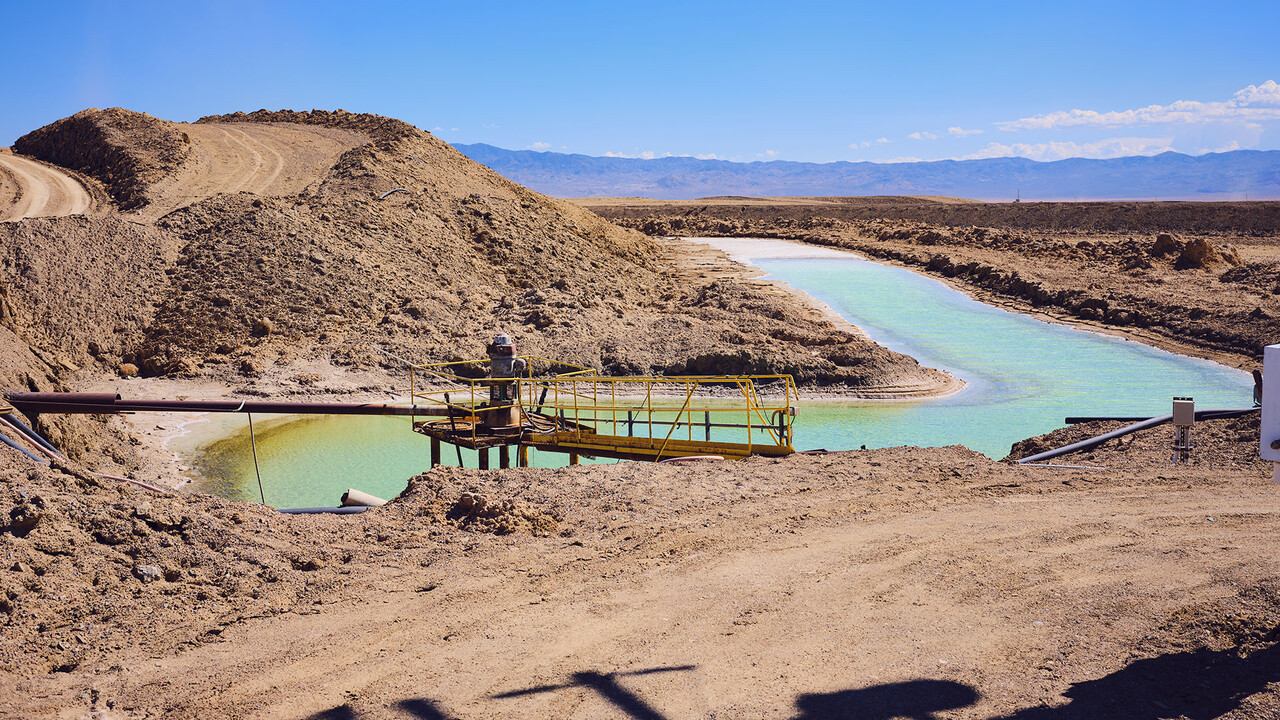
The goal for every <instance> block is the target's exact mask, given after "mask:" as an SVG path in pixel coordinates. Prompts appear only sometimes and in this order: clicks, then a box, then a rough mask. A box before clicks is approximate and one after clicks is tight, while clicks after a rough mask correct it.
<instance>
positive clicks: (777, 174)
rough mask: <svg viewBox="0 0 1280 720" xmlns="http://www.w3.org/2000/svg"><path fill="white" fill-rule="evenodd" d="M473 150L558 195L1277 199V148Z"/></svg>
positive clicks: (470, 153) (469, 150) (468, 150)
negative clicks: (798, 155) (716, 154)
mask: <svg viewBox="0 0 1280 720" xmlns="http://www.w3.org/2000/svg"><path fill="white" fill-rule="evenodd" d="M454 147H456V148H457V149H458V150H459V151H461V152H462V153H463V154H464V155H466V156H467V157H470V158H471V159H472V160H475V161H476V162H479V163H481V164H484V165H488V166H489V167H491V168H493V169H494V170H496V171H497V172H498V173H500V174H502V175H504V176H506V177H507V178H510V179H511V180H514V181H516V182H518V183H520V184H522V185H526V186H528V187H530V188H533V189H534V190H537V191H539V192H542V193H545V194H547V195H552V196H555V197H630V196H638V197H648V198H655V199H660V200H681V199H692V198H700V197H711V196H716V195H746V196H754V197H786V196H849V195H948V196H954V197H965V198H972V199H976V200H1012V199H1014V197H1016V196H1017V195H1018V193H1019V192H1020V193H1021V195H1022V198H1023V199H1024V200H1073V199H1080V200H1150V199H1152V198H1158V199H1161V200H1244V199H1250V200H1254V199H1258V200H1262V199H1278V198H1280V150H1266V151H1257V150H1235V151H1232V152H1224V153H1209V154H1206V155H1182V154H1180V153H1175V152H1166V153H1162V154H1160V155H1154V156H1139V157H1123V158H1115V159H1111V160H1086V159H1082V158H1074V159H1070V160H1057V161H1054V162H1037V161H1034V160H1027V159H1026V158H993V159H988V160H937V161H931V162H911V163H873V162H832V163H805V162H788V161H785V160H772V161H768V162H749V163H742V162H730V161H727V160H699V159H697V158H690V157H665V158H655V159H653V160H642V159H638V158H619V157H593V156H590V155H570V154H566V153H555V152H535V151H532V150H504V149H502V148H498V147H494V146H492V145H485V144H483V143H477V144H474V145H454Z"/></svg>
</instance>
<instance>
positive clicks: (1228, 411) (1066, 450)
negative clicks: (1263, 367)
mask: <svg viewBox="0 0 1280 720" xmlns="http://www.w3.org/2000/svg"><path fill="white" fill-rule="evenodd" d="M1258 410H1259V408H1219V409H1215V410H1197V411H1196V419H1197V420H1215V419H1219V418H1232V417H1240V416H1242V415H1248V414H1250V413H1256V412H1258ZM1171 420H1173V414H1172V413H1169V414H1168V415H1159V416H1157V417H1153V418H1147V419H1145V420H1142V421H1141V422H1136V423H1134V424H1132V425H1125V426H1124V427H1122V428H1117V429H1115V430H1112V431H1111V432H1108V433H1103V434H1101V435H1098V436H1096V437H1091V438H1089V439H1087V440H1081V441H1080V442H1075V443H1071V444H1070V445H1064V446H1063V447H1060V448H1058V449H1056V450H1046V451H1044V452H1042V453H1037V454H1035V455H1031V456H1029V457H1024V458H1022V459H1021V460H1019V461H1018V464H1019V465H1025V464H1027V463H1034V462H1039V461H1041V460H1052V459H1053V458H1056V457H1058V456H1060V455H1068V454H1070V453H1073V452H1080V451H1082V450H1088V449H1090V448H1094V447H1097V446H1098V445H1101V444H1102V443H1104V442H1106V441H1108V440H1111V439H1113V438H1118V437H1121V436H1124V435H1128V434H1129V433H1135V432H1138V431H1139V430H1146V429H1147V428H1153V427H1156V426H1158V425H1163V424H1165V423H1167V422H1169V421H1171Z"/></svg>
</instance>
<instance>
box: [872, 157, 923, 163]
mask: <svg viewBox="0 0 1280 720" xmlns="http://www.w3.org/2000/svg"><path fill="white" fill-rule="evenodd" d="M879 162H882V163H911V162H922V161H921V160H920V158H918V157H896V158H889V159H888V160H880V161H879Z"/></svg>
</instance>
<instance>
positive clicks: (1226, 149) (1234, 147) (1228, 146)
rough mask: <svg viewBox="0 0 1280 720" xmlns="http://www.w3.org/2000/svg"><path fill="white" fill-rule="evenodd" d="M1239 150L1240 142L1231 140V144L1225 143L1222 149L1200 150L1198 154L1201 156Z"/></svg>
mask: <svg viewBox="0 0 1280 720" xmlns="http://www.w3.org/2000/svg"><path fill="white" fill-rule="evenodd" d="M1239 149H1240V141H1239V140H1232V141H1231V142H1229V143H1227V144H1226V145H1223V146H1222V147H1217V148H1200V154H1201V155H1203V154H1205V153H1222V152H1231V151H1232V150H1239Z"/></svg>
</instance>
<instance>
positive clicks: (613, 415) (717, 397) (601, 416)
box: [410, 356, 797, 467]
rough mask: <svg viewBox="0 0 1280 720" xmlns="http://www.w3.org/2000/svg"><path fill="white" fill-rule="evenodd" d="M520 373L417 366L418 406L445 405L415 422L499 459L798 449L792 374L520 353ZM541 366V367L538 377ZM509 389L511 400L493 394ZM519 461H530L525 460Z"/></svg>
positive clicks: (458, 365) (731, 454)
mask: <svg viewBox="0 0 1280 720" xmlns="http://www.w3.org/2000/svg"><path fill="white" fill-rule="evenodd" d="M519 359H521V360H524V361H525V367H526V368H527V369H526V371H525V374H524V376H522V377H517V378H510V379H494V378H485V377H478V375H480V373H482V372H483V370H484V366H485V365H486V361H480V360H477V361H464V362H455V363H440V364H435V365H415V366H413V367H412V369H411V372H410V396H411V402H412V403H413V404H414V405H424V406H433V405H437V406H442V407H443V408H444V409H447V412H448V413H449V414H450V416H451V417H450V419H448V420H440V419H439V417H438V416H436V417H432V418H431V419H430V420H427V419H423V420H422V421H419V419H418V418H414V422H413V428H414V430H416V431H417V432H420V433H422V434H424V435H427V436H429V437H430V438H432V463H433V464H436V463H438V462H439V447H438V443H448V444H453V445H459V446H461V447H466V448H472V449H476V450H480V451H482V454H481V467H487V465H488V460H487V458H488V456H487V450H488V449H489V448H498V449H499V451H500V461H501V464H502V466H504V467H505V466H506V465H507V462H508V451H507V448H509V447H511V446H516V447H517V448H518V451H519V458H518V459H520V460H523V459H524V458H525V457H526V453H525V452H524V449H525V448H530V447H531V448H535V449H537V450H542V451H545V452H559V453H568V454H569V455H570V456H571V458H573V459H575V460H576V458H577V456H579V455H581V456H591V457H607V458H618V459H624V460H649V461H659V460H666V459H671V458H678V457H690V456H695V455H719V456H722V457H724V458H725V459H741V458H745V457H749V456H751V455H765V456H770V457H781V456H785V455H790V454H791V453H793V452H795V448H794V447H793V446H792V426H793V422H794V418H795V402H796V400H797V397H796V389H795V382H794V380H793V379H792V378H791V376H790V375H740V376H739V375H734V376H724V375H698V376H682V377H663V376H652V377H608V376H602V375H599V374H597V373H596V372H595V371H594V370H592V369H591V368H585V367H579V366H573V365H568V364H566V363H560V362H555V361H552V360H546V359H544V358H537V357H530V356H522V357H520V358H519ZM538 370H541V371H542V372H541V373H540V374H536V373H537V372H538ZM495 385H505V386H507V387H506V388H505V389H503V391H502V392H503V393H504V394H505V396H506V397H513V399H512V400H510V401H507V402H505V403H495V402H492V401H491V400H490V398H491V397H492V396H493V395H494V394H495V393H496V392H497V391H494V390H492V388H493V387H494V386H495ZM520 464H524V463H523V462H521V463H520Z"/></svg>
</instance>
